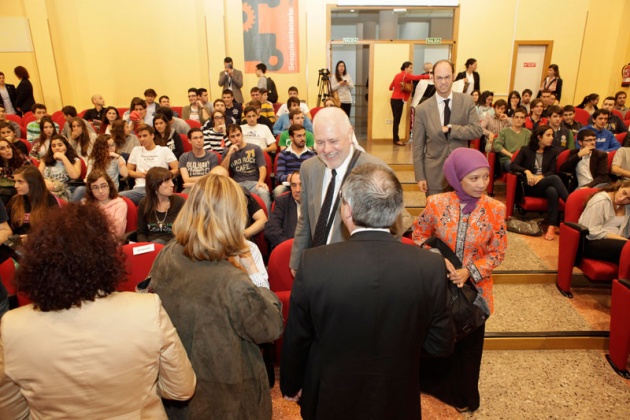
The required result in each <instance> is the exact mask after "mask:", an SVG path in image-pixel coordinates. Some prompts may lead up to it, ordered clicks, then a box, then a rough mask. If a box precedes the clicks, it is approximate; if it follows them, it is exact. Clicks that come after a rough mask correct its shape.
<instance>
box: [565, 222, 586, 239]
mask: <svg viewBox="0 0 630 420" xmlns="http://www.w3.org/2000/svg"><path fill="white" fill-rule="evenodd" d="M564 224H565V225H567V226H568V227H570V228H571V229H574V230H577V231H578V232H579V233H580V236H586V235H588V228H587V227H586V226H584V225H581V224H579V223H574V222H564Z"/></svg>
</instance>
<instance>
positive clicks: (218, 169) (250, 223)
mask: <svg viewBox="0 0 630 420" xmlns="http://www.w3.org/2000/svg"><path fill="white" fill-rule="evenodd" d="M210 173H211V174H214V175H221V176H227V177H229V176H230V173H229V172H228V170H227V169H225V168H224V167H223V166H221V165H219V166H215V167H214V168H212V169H211V170H210ZM241 188H242V189H243V194H245V199H246V200H247V226H246V227H245V232H244V234H245V239H251V238H252V237H253V236H255V235H257V234H258V233H260V232H262V231H263V229H264V228H265V225H266V223H267V216H266V215H265V211H264V210H263V209H262V208H261V207H260V205H259V204H258V201H256V199H255V198H254V197H252V194H251V193H250V192H249V191H247V189H245V187H243V186H242V185H241Z"/></svg>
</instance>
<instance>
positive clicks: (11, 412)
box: [0, 203, 210, 420]
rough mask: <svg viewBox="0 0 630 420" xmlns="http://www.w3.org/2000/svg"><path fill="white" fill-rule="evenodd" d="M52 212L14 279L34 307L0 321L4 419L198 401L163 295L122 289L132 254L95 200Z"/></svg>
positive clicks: (152, 413) (136, 413) (131, 412)
mask: <svg viewBox="0 0 630 420" xmlns="http://www.w3.org/2000/svg"><path fill="white" fill-rule="evenodd" d="M49 216H50V218H51V220H52V221H54V222H50V223H40V224H39V225H38V226H37V227H35V229H33V232H32V235H29V236H30V237H29V240H28V241H27V242H26V244H25V245H24V253H23V255H24V256H23V258H22V260H21V261H20V269H19V270H18V271H17V276H16V286H17V290H18V291H19V292H20V293H22V294H23V295H25V296H26V297H27V298H28V299H30V301H32V304H30V305H26V306H23V307H20V308H18V309H15V310H13V311H10V312H8V313H6V314H5V315H4V316H3V318H2V324H1V328H2V333H1V335H0V337H1V339H0V340H1V341H0V413H1V415H0V416H1V417H2V418H7V419H9V418H10V419H18V418H20V419H21V418H30V417H32V418H38V419H44V418H47V419H51V418H58V419H61V418H63V419H78V418H81V419H97V418H101V419H103V418H118V419H123V418H125V419H132V418H133V419H141V418H142V419H164V420H166V418H167V417H166V413H165V411H164V406H163V405H162V400H161V398H166V399H175V400H186V399H188V398H190V397H191V396H192V395H193V393H194V392H195V383H196V379H195V374H194V372H193V370H192V367H191V364H190V360H189V359H188V357H187V356H186V351H185V350H184V347H183V345H182V342H181V340H180V338H179V337H178V335H177V331H176V330H175V328H174V327H173V324H172V323H171V320H170V318H169V316H168V315H167V313H166V311H165V310H164V308H163V307H162V305H161V302H160V298H159V297H158V295H155V294H149V293H130V292H122V293H117V292H116V287H117V286H118V284H119V283H120V282H121V281H123V280H124V279H125V276H126V274H125V271H126V270H125V262H124V255H123V253H122V250H121V248H120V247H119V245H118V242H117V241H116V239H115V238H114V236H112V235H108V234H107V232H108V229H109V222H108V221H107V220H106V218H105V217H103V213H102V211H101V210H100V209H99V208H98V207H97V206H90V205H87V206H84V205H80V204H78V203H70V204H68V205H67V206H66V207H64V208H63V209H57V210H53V211H51V212H50V214H49ZM88 245H89V246H88ZM205 414H206V415H208V414H210V413H208V412H206V413H205Z"/></svg>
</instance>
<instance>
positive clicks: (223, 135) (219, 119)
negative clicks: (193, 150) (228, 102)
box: [201, 100, 232, 154]
mask: <svg viewBox="0 0 630 420" xmlns="http://www.w3.org/2000/svg"><path fill="white" fill-rule="evenodd" d="M215 104H219V105H224V104H223V100H221V102H217V101H215ZM220 108H221V107H220V106H218V107H216V106H215V108H214V111H212V113H211V114H210V115H209V116H208V120H207V121H206V122H205V123H204V125H203V126H202V127H201V131H202V132H203V148H204V149H205V150H213V151H215V152H217V153H221V154H223V151H224V150H225V149H226V148H229V147H230V146H231V145H232V143H230V139H229V138H228V135H227V129H226V127H227V125H226V122H225V120H226V118H227V117H226V115H225V112H223V111H222V110H221V109H220Z"/></svg>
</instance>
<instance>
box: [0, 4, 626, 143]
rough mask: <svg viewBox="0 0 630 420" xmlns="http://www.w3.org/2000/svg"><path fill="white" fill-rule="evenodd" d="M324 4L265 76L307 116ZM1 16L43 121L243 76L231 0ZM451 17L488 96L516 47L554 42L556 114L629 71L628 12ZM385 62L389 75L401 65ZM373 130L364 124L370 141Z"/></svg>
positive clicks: (532, 9) (5, 56) (34, 9)
mask: <svg viewBox="0 0 630 420" xmlns="http://www.w3.org/2000/svg"><path fill="white" fill-rule="evenodd" d="M331 4H336V1H335V0H299V25H300V26H299V27H300V31H299V36H300V42H299V47H300V68H301V69H300V73H298V74H275V75H274V74H273V73H271V75H272V77H273V78H274V80H275V81H276V85H277V86H278V90H279V92H280V100H281V101H285V100H286V90H287V88H288V87H289V86H290V85H295V86H297V87H298V88H299V90H300V93H301V95H300V96H301V97H302V98H303V99H307V101H308V103H309V105H310V106H311V107H313V106H315V105H316V102H317V86H316V83H317V70H318V69H320V68H323V67H330V63H328V60H329V55H330V54H329V49H328V45H327V44H326V39H327V18H328V13H327V7H328V5H331ZM0 16H22V17H27V18H28V19H29V22H30V28H31V35H32V38H33V44H34V50H35V51H34V53H32V52H25V53H0V63H1V64H0V68H1V70H2V71H4V72H5V73H6V74H7V82H9V83H12V82H15V81H16V80H15V76H13V74H12V69H13V67H15V66H16V65H24V66H25V67H27V68H28V70H29V71H30V72H31V75H32V77H31V81H32V82H33V85H34V86H35V97H36V100H38V101H42V100H43V101H45V103H46V104H47V105H48V106H49V108H51V112H52V111H54V110H55V109H59V108H60V107H61V106H63V105H68V104H72V105H75V106H76V107H77V108H78V109H83V108H88V107H90V106H91V104H90V101H89V98H90V96H91V95H92V94H93V93H97V92H98V93H102V94H103V95H104V96H105V99H106V101H107V103H108V104H111V105H116V106H128V103H129V101H130V99H131V98H132V97H133V96H142V92H143V91H144V89H146V88H148V87H152V88H154V89H156V90H157V91H158V94H167V95H169V96H170V97H171V103H172V104H173V105H184V104H186V102H187V99H186V91H187V89H188V88H189V87H191V86H195V87H202V86H203V87H206V88H208V89H209V90H210V93H211V96H212V97H213V98H216V97H218V96H219V94H220V92H219V87H218V85H217V79H218V73H219V71H220V70H221V69H222V67H223V63H222V61H223V57H224V56H225V55H230V56H231V57H233V59H234V61H235V66H236V68H241V69H242V68H243V64H244V63H243V34H242V11H241V2H240V1H237V0H179V1H173V0H136V1H128V0H124V1H123V0H110V1H108V2H106V3H102V2H95V1H86V0H13V1H4V2H3V5H2V7H1V8H0ZM459 16H460V24H459V40H458V46H457V58H458V60H457V61H458V62H457V63H456V67H457V70H458V71H461V70H462V68H463V62H464V61H465V60H466V59H467V58H469V57H474V58H476V59H477V60H478V61H479V72H480V74H481V77H482V85H483V88H484V89H489V90H493V91H494V92H495V93H496V95H497V96H502V95H505V94H507V92H508V89H509V78H510V68H511V60H512V48H513V44H514V41H515V40H553V41H554V48H553V55H552V62H553V63H556V64H558V65H559V66H560V71H561V74H562V77H563V79H564V95H563V99H564V100H566V101H567V102H573V103H577V102H579V101H580V100H581V99H582V97H583V96H584V95H586V94H588V93H590V92H598V93H600V95H601V96H606V95H608V94H611V93H614V92H615V91H617V90H620V89H621V88H620V82H621V77H620V72H621V66H622V65H624V64H626V63H628V62H629V61H630V40H629V39H628V35H627V23H626V22H628V21H630V2H628V1H624V0H608V1H605V2H604V1H598V0H573V1H571V2H567V1H563V0H503V1H495V0H461V6H460V14H459ZM582 40H584V43H583V44H582ZM394 61H395V64H396V65H397V66H398V65H399V63H398V62H399V61H400V59H397V60H394ZM388 77H389V76H388ZM390 81H391V80H388V81H387V83H384V84H382V85H381V86H378V87H377V86H373V87H372V86H371V87H370V89H374V95H373V96H372V97H373V98H374V99H376V98H379V103H378V104H374V110H377V109H379V107H380V108H382V109H383V112H388V111H387V109H388V103H389V100H388V99H389V91H388V90H387V88H388V86H389V82H390ZM255 83H256V77H255V76H254V75H246V77H245V89H244V90H245V92H244V94H245V97H246V98H247V97H248V96H249V95H248V91H249V88H250V87H252V86H254V85H255ZM377 89H380V91H378V92H377V91H376V90H377ZM381 101H385V103H381ZM374 115H382V114H374ZM379 118H380V116H379ZM381 125H382V124H381V123H380V122H379V121H376V120H375V121H374V124H373V127H374V128H375V133H374V134H375V137H380V136H377V134H378V133H377V132H378V130H380V128H377V126H378V127H380V126H381ZM383 130H384V132H385V131H389V130H387V129H386V128H384V129H383Z"/></svg>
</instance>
